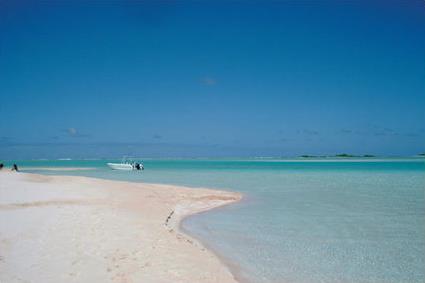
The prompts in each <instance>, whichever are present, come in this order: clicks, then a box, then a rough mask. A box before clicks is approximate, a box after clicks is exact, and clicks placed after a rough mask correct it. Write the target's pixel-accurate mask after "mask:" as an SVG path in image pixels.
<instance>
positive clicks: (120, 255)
mask: <svg viewBox="0 0 425 283" xmlns="http://www.w3.org/2000/svg"><path fill="white" fill-rule="evenodd" d="M240 198H241V196H240V195H239V194H237V193H231V192H224V191H217V190H209V189H193V188H184V187H177V186H169V185H156V184H142V183H129V182H118V181H108V180H101V179H94V178H86V177H71V176H43V175H36V174H26V173H15V172H9V171H7V172H5V171H3V172H2V171H0V282H7V283H9V282H43V283H45V282H164V283H165V282H188V283H192V282H193V283H196V282H220V283H226V282H236V279H235V277H234V276H233V274H232V273H231V272H230V271H229V269H228V268H227V266H226V265H224V264H223V263H222V262H221V261H220V260H219V259H218V257H216V256H215V255H214V254H213V253H212V252H210V251H209V250H207V249H205V248H204V247H203V246H202V244H200V243H199V242H197V241H196V240H194V239H193V238H191V237H189V236H187V235H185V234H183V233H182V232H181V231H180V230H179V229H178V226H179V223H180V221H181V219H182V218H183V217H184V216H187V215H189V214H193V213H197V212H200V211H205V210H208V209H211V208H213V207H218V206H222V205H225V204H229V203H231V202H235V201H238V200H239V199H240Z"/></svg>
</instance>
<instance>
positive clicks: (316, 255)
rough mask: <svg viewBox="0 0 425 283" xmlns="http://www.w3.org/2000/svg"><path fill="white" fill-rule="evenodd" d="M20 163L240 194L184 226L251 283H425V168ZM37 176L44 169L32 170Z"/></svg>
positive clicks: (420, 163) (419, 163) (401, 164)
mask: <svg viewBox="0 0 425 283" xmlns="http://www.w3.org/2000/svg"><path fill="white" fill-rule="evenodd" d="M105 163H106V161H27V162H20V163H19V165H28V166H65V167H80V166H87V167H95V168H96V169H95V170H87V171H73V172H67V171H63V172H52V171H51V172H49V171H40V172H43V173H48V174H72V175H84V176H93V177H100V178H107V179H118V180H130V181H145V182H153V183H170V184H179V185H187V186H200V187H210V188H220V189H226V190H233V191H240V192H242V193H243V194H244V196H245V200H244V201H242V202H240V203H238V204H235V205H232V206H228V207H225V208H222V209H218V210H213V211H210V212H207V213H203V214H200V215H196V216H193V217H190V218H188V219H186V220H185V221H184V223H183V226H184V228H185V229H186V230H188V231H189V232H190V233H191V234H193V235H195V236H196V237H198V238H200V239H202V240H203V241H204V242H206V243H207V244H208V245H209V246H210V247H212V248H213V249H215V250H216V251H218V252H219V253H220V254H221V255H223V256H224V257H225V258H226V259H228V260H231V261H233V262H235V263H237V264H238V267H239V269H240V272H241V273H242V275H243V277H247V278H250V279H251V280H252V281H254V282H263V283H266V282H302V283H304V282H331V283H332V282H425V161H424V160H423V159H422V160H418V159H416V160H414V159H412V160H381V161H380V160H370V161H355V162H351V161H350V162H341V161H335V162H334V161H326V162H303V161H297V160H289V161H277V160H260V161H259V160H147V161H145V167H146V170H145V171H144V172H143V173H138V172H119V171H111V170H109V169H108V168H107V167H105ZM33 171H34V172H38V170H33Z"/></svg>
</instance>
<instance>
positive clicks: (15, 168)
mask: <svg viewBox="0 0 425 283" xmlns="http://www.w3.org/2000/svg"><path fill="white" fill-rule="evenodd" d="M12 171H16V172H18V171H19V170H18V165H16V164H13V166H12Z"/></svg>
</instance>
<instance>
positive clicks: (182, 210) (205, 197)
mask: <svg viewBox="0 0 425 283" xmlns="http://www.w3.org/2000/svg"><path fill="white" fill-rule="evenodd" d="M10 174H13V173H10ZM1 175H3V174H1ZM18 175H19V176H22V177H19V178H24V179H25V181H27V182H28V181H30V182H35V183H39V184H40V183H41V184H43V183H45V182H46V184H47V182H51V181H52V180H54V182H59V183H61V184H68V185H70V184H71V183H74V181H78V182H79V183H80V184H81V183H82V184H85V183H87V186H90V184H100V185H102V184H113V185H114V186H119V187H120V192H119V193H122V192H123V191H122V190H121V187H125V188H126V189H125V190H124V191H127V193H131V192H130V191H131V190H133V188H135V187H140V188H142V187H146V188H147V190H152V189H159V190H163V189H166V190H168V191H169V192H168V193H170V194H171V197H173V194H177V193H179V194H182V195H183V196H181V195H179V196H180V197H181V198H183V201H178V202H176V203H175V204H176V205H175V206H174V207H173V208H174V209H173V210H172V215H171V217H167V219H165V221H164V226H166V227H165V228H166V229H168V230H169V232H170V233H173V230H176V237H177V238H179V237H180V236H179V234H180V232H181V233H182V234H184V237H186V238H187V239H186V240H187V241H188V242H196V244H195V245H198V246H199V247H201V248H203V249H207V250H208V252H209V253H210V254H212V255H213V256H215V257H216V258H217V259H218V260H219V261H220V263H221V264H223V265H224V267H225V268H226V269H228V271H229V272H231V274H233V278H234V279H235V280H236V281H237V280H238V279H237V277H238V276H237V274H235V273H234V271H235V269H233V268H231V266H230V267H229V266H228V265H226V264H225V263H226V262H225V261H223V260H222V258H221V257H220V256H219V255H218V254H216V253H215V252H214V251H212V250H211V249H208V247H206V245H205V244H203V243H202V242H201V241H199V240H197V239H194V238H193V237H191V236H190V235H188V234H187V232H186V231H184V230H183V229H181V223H182V220H183V219H184V218H186V217H188V216H190V215H193V214H196V213H201V212H205V211H207V210H210V209H213V208H217V207H221V206H224V205H229V204H231V203H235V202H237V201H240V200H241V199H242V195H241V194H240V193H233V192H228V191H219V190H211V189H206V188H189V187H182V186H173V185H160V184H148V183H132V182H122V181H110V180H105V179H97V178H88V177H77V176H47V175H39V174H30V173H20V174H18ZM78 182H77V183H78ZM71 187H72V186H71ZM130 187H131V189H129V188H130ZM115 189H116V188H113V190H115ZM105 190H106V189H105ZM116 192H117V191H116V190H115V193H116ZM134 192H135V191H134ZM162 193H163V192H162ZM188 200H189V201H188ZM72 201H73V200H72V199H71V200H68V203H67V201H64V202H62V203H61V202H60V201H59V202H57V201H56V202H55V205H66V204H73V203H72ZM74 201H75V199H74ZM36 205H40V206H42V205H46V203H43V202H42V201H41V202H38V204H37V203H36V202H35V203H34V204H31V206H36ZM0 206H1V205H0ZM17 207H18V208H22V207H23V206H19V204H18V205H17V206H16V204H15V206H13V205H12V207H9V208H12V209H13V208H17ZM3 209H7V207H5V206H4V205H3ZM169 216H170V215H169ZM179 239H180V238H179ZM195 262H196V259H195ZM200 268H202V267H200ZM206 281H208V282H216V281H215V280H206ZM230 281H231V280H230ZM230 281H229V282H230ZM155 282H156V281H155ZM158 282H159V281H158Z"/></svg>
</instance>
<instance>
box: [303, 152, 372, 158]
mask: <svg viewBox="0 0 425 283" xmlns="http://www.w3.org/2000/svg"><path fill="white" fill-rule="evenodd" d="M300 157H302V158H328V157H338V158H353V157H356V158H359V157H363V158H371V157H376V156H375V155H372V154H363V155H354V154H347V153H339V154H335V155H307V154H304V155H301V156H300Z"/></svg>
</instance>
